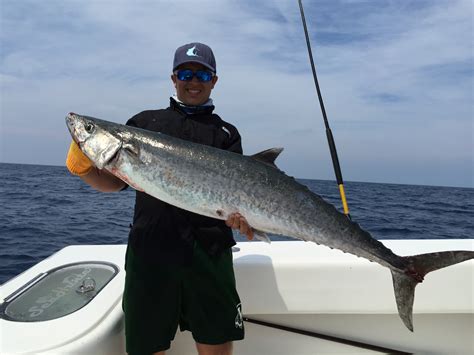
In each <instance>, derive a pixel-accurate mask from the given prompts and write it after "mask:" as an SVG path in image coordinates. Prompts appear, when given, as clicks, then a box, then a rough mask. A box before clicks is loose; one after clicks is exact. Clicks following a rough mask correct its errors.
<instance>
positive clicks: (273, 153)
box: [250, 148, 283, 169]
mask: <svg viewBox="0 0 474 355" xmlns="http://www.w3.org/2000/svg"><path fill="white" fill-rule="evenodd" d="M282 151H283V148H270V149H267V150H264V151H262V152H260V153H257V154H254V155H251V156H250V157H251V158H253V159H255V160H258V161H259V162H261V163H264V164H266V165H270V166H271V167H273V168H275V169H278V167H277V166H276V165H275V160H276V158H278V156H279V155H280V153H281V152H282Z"/></svg>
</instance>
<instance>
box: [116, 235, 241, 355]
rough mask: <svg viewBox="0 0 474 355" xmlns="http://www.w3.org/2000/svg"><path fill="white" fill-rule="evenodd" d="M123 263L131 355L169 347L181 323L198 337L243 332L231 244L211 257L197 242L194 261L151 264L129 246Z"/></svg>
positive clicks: (216, 340) (216, 339) (221, 339)
mask: <svg viewBox="0 0 474 355" xmlns="http://www.w3.org/2000/svg"><path fill="white" fill-rule="evenodd" d="M125 265H126V266H125V269H126V271H127V273H126V278H125V291H124V295H123V310H124V312H125V335H126V336H125V337H126V348H127V352H128V353H129V354H131V355H135V354H136V355H138V354H140V355H141V354H147V355H149V354H151V353H153V352H157V351H163V350H166V349H169V348H170V344H171V341H172V340H173V339H174V336H175V334H176V330H177V328H178V324H179V326H180V329H181V331H183V330H189V331H191V332H192V335H193V338H194V340H195V341H196V342H198V343H203V344H214V345H215V344H223V343H226V342H229V341H233V340H241V339H243V338H244V328H243V321H242V311H241V305H240V298H239V295H238V294H237V290H236V288H235V276H234V269H233V264H232V250H231V249H228V250H225V251H224V252H223V253H222V254H221V255H219V256H218V257H210V256H209V255H208V254H207V253H206V252H205V251H204V250H202V248H201V247H200V246H199V245H198V243H195V246H194V255H193V261H192V265H191V266H190V267H189V266H188V267H186V266H176V265H151V264H148V263H146V262H144V261H143V260H141V259H140V258H138V257H137V256H135V255H134V254H133V252H132V248H131V247H128V249H127V256H126V263H125Z"/></svg>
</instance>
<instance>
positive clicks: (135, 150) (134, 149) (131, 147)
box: [122, 143, 140, 156]
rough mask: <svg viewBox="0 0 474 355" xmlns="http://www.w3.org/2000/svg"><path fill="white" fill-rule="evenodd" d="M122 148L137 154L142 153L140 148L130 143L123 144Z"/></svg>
mask: <svg viewBox="0 0 474 355" xmlns="http://www.w3.org/2000/svg"><path fill="white" fill-rule="evenodd" d="M122 149H125V150H127V151H128V152H130V153H132V154H133V155H135V156H138V155H139V154H140V148H138V147H137V146H136V145H133V144H130V143H124V144H123V146H122Z"/></svg>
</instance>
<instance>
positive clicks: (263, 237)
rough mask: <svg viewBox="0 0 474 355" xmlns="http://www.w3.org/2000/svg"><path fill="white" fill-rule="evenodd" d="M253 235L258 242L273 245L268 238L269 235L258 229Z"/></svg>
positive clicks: (254, 230)
mask: <svg viewBox="0 0 474 355" xmlns="http://www.w3.org/2000/svg"><path fill="white" fill-rule="evenodd" d="M253 234H254V235H255V237H256V238H257V239H258V240H261V241H262V242H265V243H268V244H270V243H271V240H270V238H269V237H268V235H267V233H265V232H262V231H259V230H258V229H253Z"/></svg>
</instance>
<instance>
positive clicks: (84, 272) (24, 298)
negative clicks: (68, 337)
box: [0, 261, 119, 322]
mask: <svg viewBox="0 0 474 355" xmlns="http://www.w3.org/2000/svg"><path fill="white" fill-rule="evenodd" d="M118 270H119V269H118V267H117V266H116V265H114V264H111V263H105V262H99V261H93V262H80V263H72V264H66V265H62V266H60V267H57V268H54V269H52V270H49V271H47V272H45V273H42V274H39V275H38V276H36V277H35V278H33V279H32V280H30V281H29V282H27V283H26V284H25V285H23V286H22V287H20V288H19V289H18V290H16V291H15V292H14V293H12V294H11V295H9V296H8V297H7V298H6V299H5V300H4V302H3V303H2V304H1V305H0V318H4V319H7V320H11V321H17V322H41V321H46V320H51V319H56V318H60V317H64V316H66V315H68V314H70V313H73V312H75V311H77V310H79V309H81V308H82V307H84V306H85V305H86V304H88V303H89V302H90V301H91V300H92V299H94V297H96V296H97V295H98V294H99V293H100V291H101V290H102V289H103V288H104V287H105V285H107V283H109V282H110V280H112V279H113V278H114V277H115V275H117V273H118Z"/></svg>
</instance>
